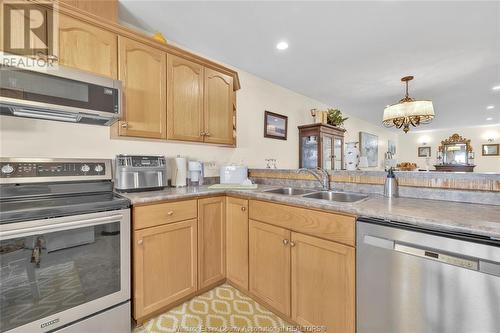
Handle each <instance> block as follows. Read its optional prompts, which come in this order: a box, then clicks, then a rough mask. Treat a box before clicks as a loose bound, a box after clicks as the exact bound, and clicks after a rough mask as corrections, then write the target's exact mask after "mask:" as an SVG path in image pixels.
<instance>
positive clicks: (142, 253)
mask: <svg viewBox="0 0 500 333" xmlns="http://www.w3.org/2000/svg"><path fill="white" fill-rule="evenodd" d="M133 242H134V244H133V258H134V265H133V314H134V318H135V319H136V320H139V321H141V319H142V318H144V317H146V316H148V315H150V314H151V313H153V312H154V311H157V310H160V309H162V308H164V307H166V306H168V305H170V304H172V303H173V302H175V301H178V300H179V299H181V298H182V297H185V296H187V295H190V294H192V293H194V292H196V290H197V222H196V219H193V220H187V221H182V222H176V223H171V224H166V225H162V226H158V227H152V228H146V229H142V230H139V231H134V236H133Z"/></svg>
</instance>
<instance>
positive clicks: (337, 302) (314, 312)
mask: <svg viewBox="0 0 500 333" xmlns="http://www.w3.org/2000/svg"><path fill="white" fill-rule="evenodd" d="M291 249H292V251H291V253H292V288H291V290H292V319H294V320H295V321H296V322H297V323H298V324H299V325H303V326H314V325H321V326H323V325H324V326H326V332H328V333H337V332H338V333H348V332H349V333H351V332H354V331H355V250H354V248H352V247H349V246H345V245H342V244H338V243H335V242H331V241H326V240H323V239H319V238H316V237H311V236H307V235H303V234H299V233H295V232H292V247H291Z"/></svg>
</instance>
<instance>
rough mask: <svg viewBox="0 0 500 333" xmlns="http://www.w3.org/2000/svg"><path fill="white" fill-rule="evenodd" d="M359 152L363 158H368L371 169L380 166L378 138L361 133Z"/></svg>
mask: <svg viewBox="0 0 500 333" xmlns="http://www.w3.org/2000/svg"><path fill="white" fill-rule="evenodd" d="M359 150H360V155H361V156H366V159H367V160H368V166H369V167H376V166H378V136H376V135H375V134H370V133H366V132H359Z"/></svg>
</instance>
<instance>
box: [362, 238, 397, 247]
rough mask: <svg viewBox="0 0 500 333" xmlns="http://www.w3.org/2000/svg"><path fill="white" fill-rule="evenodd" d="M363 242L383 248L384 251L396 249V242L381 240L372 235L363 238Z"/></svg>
mask: <svg viewBox="0 0 500 333" xmlns="http://www.w3.org/2000/svg"><path fill="white" fill-rule="evenodd" d="M363 242H364V243H365V244H368V245H371V246H376V247H381V248H383V249H388V250H393V249H394V241H393V240H390V239H386V238H380V237H375V236H370V235H365V236H364V237H363Z"/></svg>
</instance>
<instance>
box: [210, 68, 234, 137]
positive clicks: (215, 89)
mask: <svg viewBox="0 0 500 333" xmlns="http://www.w3.org/2000/svg"><path fill="white" fill-rule="evenodd" d="M233 93H234V92H233V78H232V77H230V76H228V75H225V74H222V73H220V72H217V71H214V70H213V69H210V68H205V97H204V99H205V103H204V104H205V105H204V106H205V132H206V133H205V142H208V143H219V144H227V145H232V144H233V143H234V138H233Z"/></svg>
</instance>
